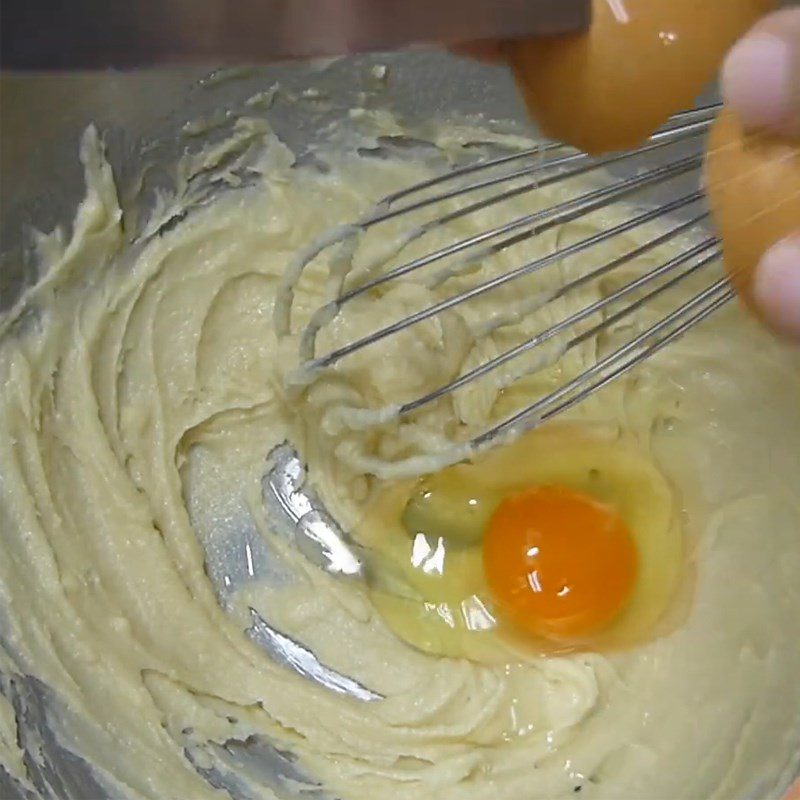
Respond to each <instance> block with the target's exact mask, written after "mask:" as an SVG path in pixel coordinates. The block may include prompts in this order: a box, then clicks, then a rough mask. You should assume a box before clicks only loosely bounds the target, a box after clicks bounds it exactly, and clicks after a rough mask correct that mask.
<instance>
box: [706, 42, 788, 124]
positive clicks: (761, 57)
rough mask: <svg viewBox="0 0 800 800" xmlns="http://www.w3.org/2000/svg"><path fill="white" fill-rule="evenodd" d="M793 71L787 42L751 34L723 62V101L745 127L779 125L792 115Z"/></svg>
mask: <svg viewBox="0 0 800 800" xmlns="http://www.w3.org/2000/svg"><path fill="white" fill-rule="evenodd" d="M793 70H794V52H793V49H792V47H791V45H790V44H789V42H787V41H785V40H784V39H781V38H780V37H779V36H774V35H772V34H769V33H752V34H750V35H749V36H746V37H745V38H744V39H741V40H740V41H739V43H738V44H736V45H735V46H734V47H733V49H732V50H731V51H730V53H729V54H728V57H727V58H726V59H725V65H724V66H723V69H722V86H723V94H724V96H725V102H726V103H728V104H730V105H731V106H733V107H734V108H735V109H736V110H737V111H738V113H739V116H740V117H741V119H742V122H743V123H744V125H745V127H761V126H776V125H777V126H780V125H781V124H782V123H786V122H788V121H790V120H791V118H792V114H793V108H792V106H793V96H792V94H793V91H794V90H793V88H792V72H793Z"/></svg>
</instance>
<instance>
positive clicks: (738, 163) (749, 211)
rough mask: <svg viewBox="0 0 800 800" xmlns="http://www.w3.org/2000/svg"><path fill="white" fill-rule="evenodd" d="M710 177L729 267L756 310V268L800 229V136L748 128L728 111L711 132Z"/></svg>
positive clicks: (716, 219) (711, 198) (712, 201)
mask: <svg viewBox="0 0 800 800" xmlns="http://www.w3.org/2000/svg"><path fill="white" fill-rule="evenodd" d="M705 179H706V188H707V193H708V198H709V202H710V205H711V210H712V214H713V218H714V223H715V225H716V228H717V232H718V233H719V235H720V237H721V238H722V244H723V250H724V255H725V268H726V270H727V273H728V275H729V276H730V279H731V282H732V283H733V285H734V286H735V287H736V289H737V291H738V292H739V294H740V295H741V297H742V298H743V300H744V301H745V303H746V304H747V305H748V307H749V308H751V309H752V310H753V311H756V312H757V311H758V310H757V308H756V304H755V301H754V300H753V277H754V271H755V266H756V265H757V264H758V262H759V260H760V259H761V256H763V255H764V253H765V252H766V251H767V250H768V249H769V248H770V247H771V246H772V245H773V244H775V243H776V242H778V241H780V240H781V239H784V238H786V237H787V236H789V235H790V234H792V233H794V232H797V231H800V139H795V140H790V139H786V138H782V137H780V136H776V135H773V134H770V133H766V132H764V131H760V132H759V131H756V132H751V133H748V132H745V130H744V128H743V127H742V125H741V123H740V121H739V119H738V117H737V116H736V114H735V113H734V112H733V111H731V110H729V109H728V110H725V111H723V112H722V113H721V114H720V115H719V117H718V119H717V120H716V122H715V123H714V126H713V127H712V130H711V134H710V137H709V141H708V152H707V155H706V166H705ZM798 269H800V265H798Z"/></svg>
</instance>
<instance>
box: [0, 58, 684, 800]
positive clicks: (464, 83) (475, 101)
mask: <svg viewBox="0 0 800 800" xmlns="http://www.w3.org/2000/svg"><path fill="white" fill-rule="evenodd" d="M378 66H386V68H387V69H386V73H385V75H383V74H382V70H380V69H378V70H376V69H374V68H375V67H378ZM275 83H279V84H280V86H281V89H282V90H284V95H292V96H294V98H295V100H293V101H292V102H287V101H285V99H282V98H281V97H279V98H278V99H277V100H276V101H275V103H274V105H273V106H272V107H271V108H270V109H269V111H268V119H269V122H270V124H271V125H272V126H273V128H274V129H275V131H276V132H277V134H278V135H279V136H280V137H281V138H282V139H283V140H284V141H285V142H286V143H287V144H288V145H289V146H290V147H291V148H292V149H293V150H294V151H295V153H296V154H298V155H300V156H302V154H303V153H304V152H305V151H306V150H307V149H308V147H309V146H310V145H313V144H314V142H315V141H317V140H318V139H319V138H321V137H324V136H325V128H326V126H327V125H328V124H329V123H330V122H333V121H336V120H339V119H341V118H343V116H346V115H347V113H348V110H349V109H351V108H354V107H359V106H364V105H366V106H367V107H369V106H373V107H375V108H386V109H390V110H393V111H395V112H397V113H398V115H400V117H401V118H402V119H403V120H404V121H406V122H407V123H408V125H409V128H410V129H412V130H413V129H416V128H417V127H423V128H424V124H425V122H426V120H430V119H433V118H436V119H443V118H444V119H446V118H449V117H454V118H459V119H462V120H463V119H464V117H468V118H469V117H474V118H476V120H480V121H481V122H482V123H487V122H488V123H490V124H492V125H493V126H495V127H501V128H503V129H507V130H509V131H515V130H516V131H520V132H524V133H526V134H530V133H531V123H530V122H529V120H528V119H527V116H526V114H525V111H524V108H523V106H522V103H521V100H520V98H519V95H518V93H517V91H516V89H515V86H514V83H513V80H512V77H511V75H510V74H509V72H508V71H507V70H506V69H503V68H499V67H490V66H485V65H482V64H478V63H473V62H469V61H465V60H462V59H458V58H455V57H453V56H449V55H447V54H444V53H440V52H434V51H421V52H416V53H407V54H389V55H373V56H366V57H358V58H347V59H338V60H334V61H327V62H324V63H323V62H319V63H311V64H287V65H277V66H273V67H269V68H259V69H247V70H228V71H219V72H216V73H209V70H208V69H191V70H189V69H184V70H174V71H145V72H139V73H129V74H126V73H114V72H107V73H93V74H59V75H3V76H0V102H2V113H1V114H0V143H2V146H1V154H0V175H2V181H0V310H2V309H5V308H8V307H9V306H10V305H12V304H13V302H14V301H15V299H16V298H18V297H19V294H20V292H21V290H22V289H23V288H24V287H25V286H26V285H27V284H29V283H30V282H31V281H32V280H33V279H34V267H33V265H32V263H31V262H30V261H29V260H28V259H27V258H26V253H27V249H28V247H29V241H28V237H27V233H26V231H27V230H28V229H29V227H30V226H34V227H36V228H38V229H40V230H50V229H52V228H53V227H54V226H56V225H59V224H61V225H67V226H68V225H69V223H70V222H71V220H72V218H73V215H74V210H75V207H76V205H77V203H78V201H79V200H80V199H81V197H82V193H83V174H82V170H81V166H80V164H79V161H78V159H77V143H78V140H79V137H80V135H81V133H82V132H83V130H84V129H85V128H86V126H87V125H88V124H90V123H94V124H96V125H97V127H98V128H99V129H100V130H101V131H102V132H103V135H104V139H105V142H106V145H107V151H108V155H109V159H110V161H111V163H112V165H113V166H114V169H115V175H116V178H117V182H118V186H119V188H120V198H121V202H122V205H123V210H124V211H125V212H126V214H128V213H130V214H132V215H133V216H135V212H136V211H140V210H142V209H141V206H142V205H143V204H144V205H145V206H146V205H147V203H148V202H149V199H151V198H152V196H153V191H154V189H155V188H157V186H158V185H159V181H161V180H166V178H165V177H164V176H163V175H161V176H160V175H159V172H158V169H157V167H158V166H159V165H162V166H165V167H166V166H167V165H170V164H172V163H173V162H174V161H175V160H176V157H177V156H178V155H179V154H180V153H181V152H182V150H183V148H184V147H185V143H186V140H185V137H181V136H179V135H178V134H179V132H180V131H181V129H182V128H183V126H184V125H185V123H186V122H187V121H189V120H195V119H198V118H207V119H209V120H212V121H213V120H224V118H225V117H226V115H228V118H232V117H234V116H235V115H236V114H238V113H239V112H241V111H243V110H246V109H247V108H248V107H247V105H246V101H247V99H248V98H250V97H252V96H253V95H254V94H255V93H257V92H260V91H264V90H265V89H268V88H269V87H271V86H273V85H274V84H275ZM250 113H253V112H252V109H251V110H250ZM211 127H212V128H213V125H212V126H211ZM220 130H221V129H220ZM210 135H212V136H213V135H214V131H213V130H212V131H211V134H210ZM152 165H155V166H156V169H153V168H152ZM145 167H148V169H147V170H145ZM143 175H144V185H143V189H144V190H143V191H142V192H140V191H139V189H140V180H141V179H142V176H143ZM688 180H690V181H691V180H694V181H695V182H696V178H694V179H692V178H689V179H688ZM671 191H675V189H674V188H672V190H671ZM140 217H141V215H140ZM0 691H4V692H5V693H6V694H9V693H10V692H11V691H12V690H11V689H10V688H9V685H8V682H7V681H4V680H3V679H2V676H0ZM13 691H14V692H16V694H15V705H16V706H17V710H18V712H19V714H20V715H21V716H22V717H23V727H25V726H29V727H30V728H31V729H36V730H37V731H38V733H39V735H40V736H41V740H40V741H39V746H40V747H45V748H48V749H47V760H48V761H49V767H48V769H47V770H45V771H43V772H42V774H39V775H38V778H37V780H36V781H35V782H36V783H37V786H38V785H41V786H44V787H50V789H49V790H48V792H49V794H48V793H46V792H45V791H44V790H42V796H52V797H58V798H67V797H76V798H79V797H82V798H86V797H92V798H95V797H98V796H99V792H100V790H99V787H98V786H97V784H96V783H95V782H94V780H93V779H92V777H91V774H90V772H89V770H88V769H87V767H86V765H85V764H83V763H82V762H80V760H79V759H76V758H75V757H74V756H71V755H70V754H69V753H67V752H66V751H64V750H63V749H61V748H60V747H59V746H58V744H57V743H56V742H55V741H54V740H53V739H52V737H50V738H49V739H48V737H47V732H46V725H45V722H44V718H45V711H44V702H45V699H46V691H44V690H43V688H42V687H40V686H37V685H35V684H34V683H33V682H30V683H29V685H26V686H24V687H21V686H20V685H19V684H18V685H17V686H16V687H15V688H14V689H13ZM21 744H22V745H23V747H24V745H25V742H24V741H23V742H21ZM239 757H244V756H242V754H239ZM267 768H268V769H269V768H270V766H269V763H267ZM278 768H279V769H282V770H284V772H285V770H286V769H287V768H290V765H287V764H286V763H283V764H280V765H279V766H278V767H276V769H278ZM210 777H213V776H210ZM315 796H316V795H315ZM0 797H2V798H6V797H9V798H13V797H25V795H24V794H23V793H22V792H21V790H20V789H19V788H18V787H15V786H14V785H13V784H12V783H11V781H10V779H9V778H8V776H7V775H6V776H5V777H4V774H3V770H2V765H0Z"/></svg>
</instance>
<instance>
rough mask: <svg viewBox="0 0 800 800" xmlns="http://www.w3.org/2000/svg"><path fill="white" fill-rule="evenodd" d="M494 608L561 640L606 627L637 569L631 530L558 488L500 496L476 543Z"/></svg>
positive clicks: (592, 503) (528, 630)
mask: <svg viewBox="0 0 800 800" xmlns="http://www.w3.org/2000/svg"><path fill="white" fill-rule="evenodd" d="M483 566H484V572H485V577H486V582H487V585H488V587H489V591H490V593H491V595H492V597H493V599H494V601H495V603H496V604H497V606H498V610H499V611H500V612H501V613H502V614H503V615H504V616H506V617H507V618H508V619H509V621H511V622H512V623H513V624H514V625H516V626H517V627H518V628H520V629H522V630H523V631H525V632H526V633H529V634H533V635H534V636H539V637H544V638H547V639H551V640H558V641H568V640H574V639H579V638H581V637H584V636H587V635H591V634H593V633H595V632H597V631H599V630H601V629H602V628H604V627H606V626H607V625H608V624H609V623H610V622H611V621H612V620H613V619H614V617H616V616H617V614H618V613H619V612H620V611H621V610H622V609H623V607H624V606H625V604H626V602H627V601H628V599H629V598H630V596H631V594H632V592H633V587H634V582H635V579H636V572H637V555H636V547H635V544H634V540H633V537H632V535H631V532H630V531H629V530H628V528H627V526H626V525H625V523H624V522H623V520H622V518H621V517H620V516H619V514H617V513H616V512H615V511H614V510H613V509H611V508H610V507H608V506H605V505H603V504H602V503H599V502H597V501H596V500H594V499H592V498H590V497H588V496H586V495H583V494H581V493H579V492H576V491H573V490H571V489H567V488H564V487H559V486H537V487H534V488H530V489H527V490H525V491H522V492H520V493H517V494H513V495H511V496H509V497H506V498H505V499H504V500H503V501H502V502H501V503H500V505H499V506H498V508H497V509H496V511H495V512H494V514H493V515H492V517H491V519H490V520H489V524H488V526H487V529H486V533H485V536H484V541H483Z"/></svg>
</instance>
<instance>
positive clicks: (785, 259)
mask: <svg viewBox="0 0 800 800" xmlns="http://www.w3.org/2000/svg"><path fill="white" fill-rule="evenodd" d="M722 87H723V96H724V98H725V102H726V103H727V104H728V105H730V106H732V107H733V108H734V109H735V110H736V111H737V113H738V115H739V117H740V118H741V120H742V122H743V123H744V125H745V126H746V127H748V128H769V129H772V130H774V131H777V132H779V133H783V134H786V135H788V136H792V137H798V138H799V139H800V7H794V8H787V9H784V10H783V11H778V12H776V13H775V14H771V15H770V16H768V17H765V18H764V19H763V20H762V21H761V22H759V23H758V24H757V25H756V26H755V27H754V28H753V29H752V30H751V31H750V32H749V33H748V34H747V35H746V36H745V37H744V38H743V39H741V40H740V41H739V42H738V44H736V45H735V46H734V47H733V48H732V49H731V51H730V53H729V54H728V57H727V59H726V60H725V65H724V67H723V70H722ZM753 294H754V299H755V302H756V304H757V305H758V306H759V308H760V310H761V312H762V313H763V314H764V316H765V317H766V318H767V319H768V321H769V322H770V323H771V324H772V325H773V326H774V327H775V329H776V330H778V331H780V332H782V333H784V334H786V335H787V336H789V337H790V338H793V339H796V340H798V341H800V220H799V221H798V228H797V231H796V232H795V233H794V234H793V235H791V236H789V237H788V238H786V239H783V240H782V241H780V242H778V243H777V244H776V245H774V246H773V247H772V248H771V249H770V250H768V251H767V252H766V253H765V254H764V256H763V258H762V259H761V262H760V263H759V265H758V267H757V268H756V275H755V280H754V284H753ZM796 791H797V794H796V795H795V800H797V798H800V787H797V788H796Z"/></svg>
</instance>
